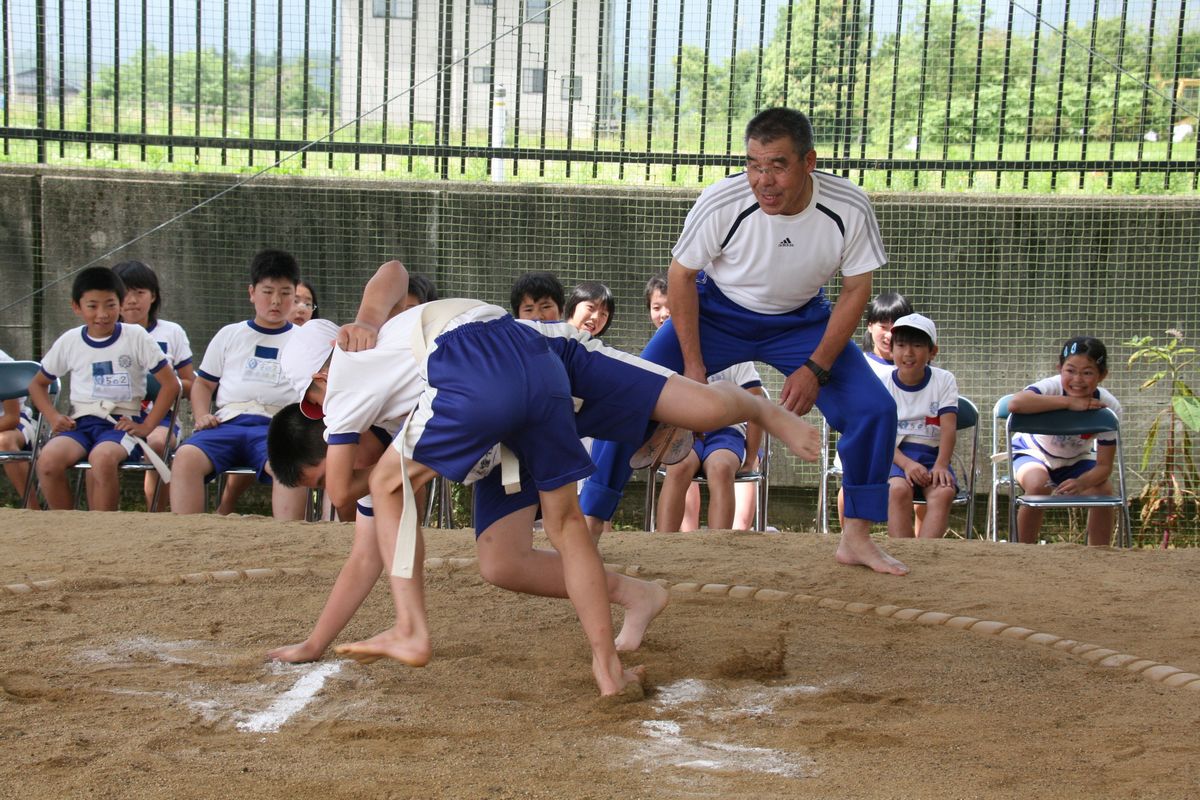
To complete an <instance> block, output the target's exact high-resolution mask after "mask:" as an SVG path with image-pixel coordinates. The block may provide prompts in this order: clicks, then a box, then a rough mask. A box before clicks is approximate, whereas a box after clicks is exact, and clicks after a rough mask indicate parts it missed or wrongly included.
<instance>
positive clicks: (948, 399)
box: [883, 366, 958, 450]
mask: <svg viewBox="0 0 1200 800" xmlns="http://www.w3.org/2000/svg"><path fill="white" fill-rule="evenodd" d="M883 385H884V386H885V387H886V388H887V390H888V393H889V394H890V395H891V396H892V398H893V399H894V400H895V401H896V446H897V447H899V446H900V444H901V443H902V442H904V443H910V444H920V445H925V446H927V447H932V448H933V449H934V450H936V449H937V448H938V445H939V444H940V443H941V436H942V421H941V416H942V414H946V413H949V412H951V411H952V412H954V413H956V414H957V413H958V382H957V381H956V380H955V379H954V374H953V373H951V372H949V371H947V370H944V369H939V368H938V367H929V366H927V367H925V377H924V378H922V380H921V382H920V383H918V384H917V385H916V386H908V385H907V384H903V383H901V382H900V379H899V377H897V371H896V370H895V369H893V370H892V373H891V375H889V376H888V379H887V380H886V381H884V383H883Z"/></svg>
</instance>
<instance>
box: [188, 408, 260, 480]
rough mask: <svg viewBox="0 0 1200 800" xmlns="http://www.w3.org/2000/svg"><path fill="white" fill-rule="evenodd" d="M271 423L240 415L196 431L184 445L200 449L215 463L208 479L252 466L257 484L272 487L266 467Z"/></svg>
mask: <svg viewBox="0 0 1200 800" xmlns="http://www.w3.org/2000/svg"><path fill="white" fill-rule="evenodd" d="M270 424H271V418H270V417H264V416H261V415H259V414H241V415H239V416H236V417H234V418H233V419H231V420H229V421H228V422H222V423H221V424H220V425H218V426H217V427H215V428H206V429H204V430H202V431H196V432H195V433H193V434H192V435H191V436H189V437H188V440H187V441H186V442H184V444H190V445H192V446H194V447H198V448H200V449H201V450H202V451H204V455H206V456H208V460H209V461H211V462H212V465H213V471H212V472H210V473H209V474H208V477H207V480H212V479H214V478H215V477H216V476H217V475H218V474H220V473H222V472H225V471H226V470H230V469H238V468H242V467H252V468H253V469H254V471H255V472H256V473H257V478H258V482H259V483H268V484H269V483H271V476H270V475H268V474H267V473H266V471H265V470H264V467H266V465H267V428H268V427H269V426H270Z"/></svg>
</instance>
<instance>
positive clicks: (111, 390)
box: [42, 322, 167, 417]
mask: <svg viewBox="0 0 1200 800" xmlns="http://www.w3.org/2000/svg"><path fill="white" fill-rule="evenodd" d="M166 364H167V360H166V359H165V358H163V353H162V350H161V349H159V346H158V342H156V341H154V339H153V338H151V336H150V334H148V333H146V329H145V328H143V327H142V326H141V325H125V324H123V323H120V322H118V323H117V324H116V327H115V328H114V330H113V333H112V336H109V337H108V338H107V339H102V340H96V339H92V338H91V337H89V336H88V335H87V326H86V325H84V326H81V327H78V328H72V329H71V330H69V331H67V332H66V333H64V334H63V335H62V336H59V337H58V339H57V340H56V341H55V342H54V344H52V345H50V349H49V350H48V351H46V356H45V357H44V358H43V359H42V372H43V374H45V375H46V377H47V378H49V379H50V380H54V379H55V378H58V377H60V376H62V375H67V374H69V375H70V376H71V416H72V417H75V416H78V415H79V410H78V408H79V406H80V404H91V403H100V402H106V403H112V404H113V410H112V413H113V415H118V414H119V415H125V416H136V415H137V414H138V413H139V412H140V411H141V410H142V398H143V397H145V396H146V374H147V373H149V372H158V370H159V369H161V368H162V367H163V366H164V365H166Z"/></svg>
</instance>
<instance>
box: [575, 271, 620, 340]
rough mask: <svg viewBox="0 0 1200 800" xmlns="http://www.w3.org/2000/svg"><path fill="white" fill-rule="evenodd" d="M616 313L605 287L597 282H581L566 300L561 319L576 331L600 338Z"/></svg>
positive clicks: (611, 294)
mask: <svg viewBox="0 0 1200 800" xmlns="http://www.w3.org/2000/svg"><path fill="white" fill-rule="evenodd" d="M616 313H617V302H616V300H614V299H613V293H612V292H611V291H610V290H609V288H608V287H607V286H605V285H604V284H603V283H600V282H599V281H583V282H582V283H580V284H579V285H578V286H576V287H575V289H574V290H573V291H572V292H571V296H570V297H568V298H567V306H566V309H565V310H564V312H563V318H564V319H566V320H567V322H569V323H571V325H573V326H574V327H575V328H577V329H578V330H581V331H586V332H587V333H590V334H591V335H592V336H596V337H600V336H603V335H604V332H605V331H606V330H608V326H609V325H611V324H612V321H613V317H614V316H615V315H616Z"/></svg>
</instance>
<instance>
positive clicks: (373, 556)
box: [267, 514, 383, 663]
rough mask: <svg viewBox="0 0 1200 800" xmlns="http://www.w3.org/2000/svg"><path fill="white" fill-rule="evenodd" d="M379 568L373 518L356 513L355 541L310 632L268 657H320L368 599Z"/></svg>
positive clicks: (285, 658) (275, 650)
mask: <svg viewBox="0 0 1200 800" xmlns="http://www.w3.org/2000/svg"><path fill="white" fill-rule="evenodd" d="M382 570H383V558H382V557H381V556H380V555H379V544H378V542H376V540H375V518H374V517H368V516H367V515H365V514H359V515H358V518H357V519H356V520H355V522H354V544H352V545H351V546H350V555H349V556H348V557H347V558H346V563H345V564H343V565H342V569H341V572H339V573H338V576H337V580H336V581H334V583H333V589H332V591H330V593H329V599H328V600H326V601H325V607H324V608H322V609H321V615H320V616H319V617H317V624H316V625H314V626H313V629H312V633H310V634H308V638H307V639H305V640H304V641H303V642H300V643H299V644H289V645H286V646H284V647H276V648H275V649H274V650H271V651H270V652H268V653H267V658H268V659H272V660H275V661H288V662H292V663H299V662H302V661H315V660H316V659H318V658H320V657H321V656H322V655H323V654H324V653H325V650H326V649H327V648H328V647H329V645H330V643H332V642H333V640H334V639H335V638H337V635H338V634H339V633H341V632H342V628H345V627H346V624H347V623H348V622H350V618H351V617H353V616H354V612H356V611H358V608H359V606H361V605H362V604H363V601H364V600H366V599H367V595H369V594H370V593H371V589H372V588H374V586H375V582H376V581H377V580H379V573H380V572H381V571H382Z"/></svg>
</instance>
